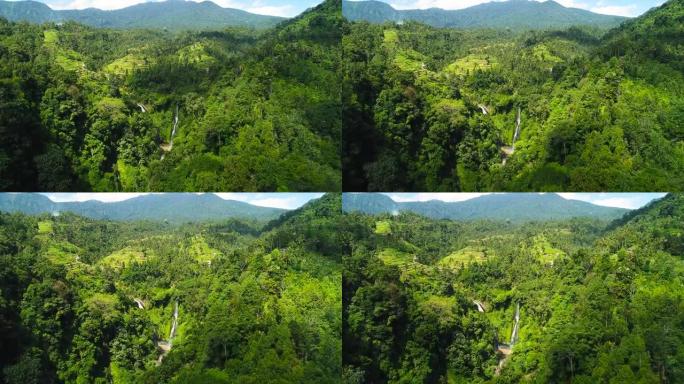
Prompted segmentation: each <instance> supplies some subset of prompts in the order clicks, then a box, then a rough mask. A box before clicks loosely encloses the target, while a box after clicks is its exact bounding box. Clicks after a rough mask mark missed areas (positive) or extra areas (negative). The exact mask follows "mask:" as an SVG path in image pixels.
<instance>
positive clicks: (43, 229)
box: [38, 220, 54, 235]
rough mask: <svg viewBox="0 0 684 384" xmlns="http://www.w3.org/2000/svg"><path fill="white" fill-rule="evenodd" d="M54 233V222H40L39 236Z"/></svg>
mask: <svg viewBox="0 0 684 384" xmlns="http://www.w3.org/2000/svg"><path fill="white" fill-rule="evenodd" d="M53 231H54V228H53V226H52V221H48V220H46V221H40V222H38V234H39V235H49V234H51V233H52V232H53Z"/></svg>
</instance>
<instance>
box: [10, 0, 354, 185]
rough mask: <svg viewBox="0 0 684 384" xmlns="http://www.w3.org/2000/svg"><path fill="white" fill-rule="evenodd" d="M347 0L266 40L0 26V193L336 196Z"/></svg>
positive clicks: (227, 33) (256, 35)
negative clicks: (333, 193) (342, 39)
mask: <svg viewBox="0 0 684 384" xmlns="http://www.w3.org/2000/svg"><path fill="white" fill-rule="evenodd" d="M341 23H342V19H341V13H340V3H339V1H335V0H330V1H327V2H324V3H322V4H320V5H319V6H317V7H315V8H313V9H311V10H309V11H307V12H305V13H303V14H302V15H300V16H298V17H296V18H294V19H290V20H287V21H284V22H282V23H281V24H279V25H278V26H276V27H274V28H272V29H268V30H265V31H255V30H248V29H237V28H233V29H226V30H221V31H203V32H183V33H171V32H166V31H162V30H107V29H95V28H92V27H86V26H83V25H80V24H76V23H73V22H65V23H63V24H62V23H59V24H54V23H52V24H43V25H36V24H28V23H13V22H8V21H6V20H4V19H0V134H1V137H0V190H11V191H18V190H30V191H36V190H39V191H53V192H54V191H63V190H75V191H88V190H94V191H147V190H152V191H242V190H248V191H262V190H267V191H289V190H296V191H309V190H316V191H338V190H340V188H341V177H340V173H341V168H340V166H341V165H340V155H339V148H340V140H341V116H340V110H341V108H340V92H339V87H338V86H336V84H338V83H339V82H338V81H337V79H339V77H340V75H339V73H338V67H339V59H340V36H341Z"/></svg>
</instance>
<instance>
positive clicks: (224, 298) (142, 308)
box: [0, 195, 344, 384]
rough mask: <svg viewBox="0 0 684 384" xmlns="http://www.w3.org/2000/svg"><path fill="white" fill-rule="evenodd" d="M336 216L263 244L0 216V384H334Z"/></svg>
mask: <svg viewBox="0 0 684 384" xmlns="http://www.w3.org/2000/svg"><path fill="white" fill-rule="evenodd" d="M340 210H341V207H340V197H339V195H337V196H334V195H333V196H325V197H324V198H322V199H320V200H319V201H316V202H312V203H310V204H309V205H308V206H306V207H305V208H302V210H300V214H302V215H306V214H307V212H310V211H316V212H328V213H330V214H327V215H317V216H316V217H315V218H314V220H307V221H297V220H294V217H293V220H290V221H288V222H287V223H283V224H282V225H276V226H273V227H272V228H270V229H269V230H268V231H263V230H260V229H259V228H258V227H254V226H252V225H251V224H249V223H244V222H241V221H230V222H225V223H217V224H193V225H185V226H182V227H172V226H168V225H166V224H162V223H159V224H151V223H139V222H128V223H121V222H110V221H93V220H90V219H83V218H81V217H78V216H74V215H70V214H69V215H63V216H60V217H58V218H54V217H50V216H33V217H31V216H24V215H20V214H14V215H9V214H6V213H1V214H0V239H2V240H1V243H2V244H1V245H0V248H1V249H0V276H1V277H2V279H1V280H0V329H2V332H0V343H1V344H2V349H1V350H0V372H1V373H0V377H1V379H0V382H3V383H7V384H19V383H48V382H49V383H117V384H123V383H198V384H199V383H226V384H228V383H263V382H273V379H274V378H277V379H278V382H282V383H339V382H340V376H341V366H340V361H341V348H342V346H341V337H340V334H341V291H340V288H339V287H340V285H341V270H340V258H341V252H342V249H341V247H339V246H337V245H338V244H340V242H339V241H334V242H330V243H328V240H327V239H334V238H336V237H337V236H344V234H343V233H342V232H339V231H333V232H330V230H329V229H324V228H333V227H334V228H336V229H340V228H341V227H339V226H337V225H335V224H334V223H337V222H339V221H340ZM295 217H296V216H295ZM311 225H315V228H316V231H312V229H313V228H314V227H312V226H311ZM320 244H329V246H328V247H327V248H325V252H321V251H319V248H318V246H319V245H320ZM176 308H178V309H177V321H176V327H175V332H172V329H173V328H174V327H173V323H174V320H173V319H174V312H175V310H176ZM172 333H173V337H172V338H171V334H172ZM169 342H170V343H169ZM169 344H171V345H170V348H169V347H168V346H169ZM164 349H167V350H169V349H170V350H169V351H168V352H167V353H164Z"/></svg>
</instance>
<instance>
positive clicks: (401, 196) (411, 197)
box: [386, 193, 488, 203]
mask: <svg viewBox="0 0 684 384" xmlns="http://www.w3.org/2000/svg"><path fill="white" fill-rule="evenodd" d="M487 194H488V193H386V195H387V196H389V197H390V198H392V200H394V201H396V202H398V203H403V202H407V201H430V200H441V201H446V202H454V201H465V200H470V199H474V198H476V197H480V196H482V195H487Z"/></svg>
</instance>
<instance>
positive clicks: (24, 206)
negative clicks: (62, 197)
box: [0, 193, 287, 222]
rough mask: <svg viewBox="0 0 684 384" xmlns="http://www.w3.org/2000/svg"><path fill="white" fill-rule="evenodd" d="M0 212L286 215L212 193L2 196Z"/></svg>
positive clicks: (128, 217) (129, 217) (197, 217)
mask: <svg viewBox="0 0 684 384" xmlns="http://www.w3.org/2000/svg"><path fill="white" fill-rule="evenodd" d="M0 211H3V212H22V213H25V214H29V215H38V214H44V213H49V214H56V213H61V212H72V213H75V214H77V215H81V216H85V217H89V218H92V219H108V220H121V221H133V220H151V221H169V222H188V221H192V222H199V221H214V220H222V219H229V218H242V219H256V220H272V219H275V218H277V217H279V216H280V215H281V214H282V213H284V212H287V211H286V210H284V209H279V208H267V207H259V206H256V205H251V204H247V203H244V202H241V201H234V200H224V199H222V198H220V197H218V196H216V195H215V194H209V193H207V194H201V195H198V194H193V193H164V194H150V195H143V196H138V197H134V198H131V199H128V200H124V201H120V202H113V203H103V202H100V201H96V200H90V201H84V202H64V203H57V202H54V201H52V200H50V199H49V198H48V197H47V196H45V195H41V194H38V193H2V194H0Z"/></svg>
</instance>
